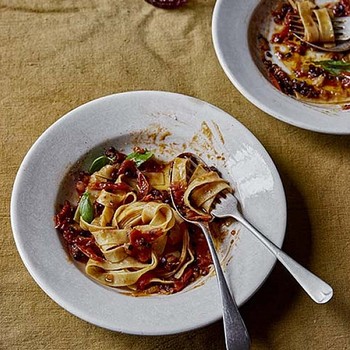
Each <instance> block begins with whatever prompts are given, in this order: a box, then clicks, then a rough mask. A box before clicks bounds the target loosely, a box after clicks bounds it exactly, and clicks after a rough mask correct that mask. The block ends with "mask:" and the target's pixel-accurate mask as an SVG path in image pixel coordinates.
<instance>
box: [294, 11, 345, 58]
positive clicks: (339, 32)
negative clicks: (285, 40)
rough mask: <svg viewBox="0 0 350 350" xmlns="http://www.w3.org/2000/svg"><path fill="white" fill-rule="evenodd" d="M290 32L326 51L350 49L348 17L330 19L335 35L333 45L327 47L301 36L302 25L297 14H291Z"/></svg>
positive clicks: (302, 32) (310, 44)
mask: <svg viewBox="0 0 350 350" xmlns="http://www.w3.org/2000/svg"><path fill="white" fill-rule="evenodd" d="M291 19H292V20H291V23H290V28H289V29H290V32H291V33H293V35H294V36H295V37H296V38H297V39H299V40H300V41H303V42H305V43H307V44H308V45H309V46H311V47H313V48H315V49H317V50H321V51H326V52H345V51H348V50H350V17H335V18H333V19H332V25H333V31H334V36H335V42H336V44H335V46H333V47H328V46H324V45H317V44H315V43H310V42H308V41H306V40H305V39H304V38H303V35H304V26H303V25H302V22H301V19H300V17H299V16H298V15H292V16H291Z"/></svg>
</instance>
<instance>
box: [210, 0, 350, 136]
mask: <svg viewBox="0 0 350 350" xmlns="http://www.w3.org/2000/svg"><path fill="white" fill-rule="evenodd" d="M275 4H276V1H274V0H261V1H257V0H246V1H232V0H218V1H217V2H216V5H215V8H214V12H213V20H212V36H213V43H214V48H215V51H216V54H217V57H218V59H219V62H220V64H221V66H222V68H223V70H224V72H225V73H226V75H227V77H228V78H229V79H230V80H231V82H232V83H233V84H234V85H235V87H236V88H237V89H238V90H239V91H240V92H241V93H242V94H243V95H244V96H245V97H246V98H247V99H248V100H249V101H250V102H252V103H253V104H255V105H256V106H257V107H258V108H260V109H261V110H263V111H264V112H266V113H268V114H270V115H271V116H273V117H275V118H277V119H280V120H282V121H284V122H286V123H289V124H292V125H295V126H298V127H300V128H304V129H308V130H312V131H317V132H323V133H329V134H339V135H340V134H344V135H348V134H350V111H349V110H342V109H341V108H340V107H339V106H329V105H328V106H325V105H323V106H322V105H312V104H307V103H304V102H301V101H297V100H295V99H294V98H291V97H289V96H287V95H285V94H283V93H282V92H280V91H279V90H277V89H276V88H275V87H274V86H273V85H272V84H271V83H270V82H269V81H268V79H267V77H266V73H265V71H264V69H263V67H262V64H261V62H260V58H259V57H260V54H259V52H258V47H257V37H258V34H259V33H261V34H263V35H265V36H266V37H267V36H268V35H267V31H268V30H269V23H268V22H267V21H268V20H269V18H271V9H272V7H273V6H274V5H275Z"/></svg>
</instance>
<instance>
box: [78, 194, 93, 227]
mask: <svg viewBox="0 0 350 350" xmlns="http://www.w3.org/2000/svg"><path fill="white" fill-rule="evenodd" d="M79 213H80V216H81V217H82V218H83V220H84V221H86V222H87V223H89V224H90V223H91V221H92V220H93V219H94V207H93V205H92V203H91V200H90V193H89V192H87V191H86V192H84V194H83V195H82V196H81V198H80V203H79Z"/></svg>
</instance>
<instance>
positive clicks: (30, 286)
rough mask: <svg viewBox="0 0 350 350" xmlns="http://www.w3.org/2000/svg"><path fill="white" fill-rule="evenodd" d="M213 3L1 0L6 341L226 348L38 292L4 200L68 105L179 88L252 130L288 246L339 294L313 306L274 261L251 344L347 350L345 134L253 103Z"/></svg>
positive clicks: (0, 290) (250, 306) (1, 253)
mask: <svg viewBox="0 0 350 350" xmlns="http://www.w3.org/2000/svg"><path fill="white" fill-rule="evenodd" d="M234 1H238V0H234ZM214 4H215V1H214V0H189V3H188V5H187V6H185V7H183V8H182V9H181V10H174V11H166V10H161V9H157V8H155V7H153V6H151V5H149V4H148V3H146V2H145V1H144V0H85V1H84V0H69V1H68V0H41V1H39V0H1V1H0V54H1V56H0V57H1V64H0V91H1V94H0V118H1V119H0V120H1V124H0V132H1V137H0V140H1V148H0V155H1V167H0V175H1V182H0V183H1V191H0V203H1V209H0V220H1V226H0V227H1V234H0V244H1V247H0V259H1V265H0V276H1V284H0V306H1V317H0V325H1V327H0V328H1V332H0V349H57V350H59V349H135V350H141V349H165V350H168V349H188V350H190V349H191V350H199V349H213V350H214V349H224V338H223V328H222V323H221V322H217V323H215V324H213V325H210V326H208V327H206V328H203V329H199V330H196V331H192V332H188V333H184V334H180V335H172V336H163V337H160V336H159V337H158V336H157V337H143V336H133V335H126V334H120V333H117V332H111V331H107V330H105V329H102V328H98V327H96V326H93V325H91V324H89V323H86V322H84V321H82V320H80V319H78V318H77V317H75V316H73V315H71V314H70V313H68V312H67V311H65V310H64V309H62V308H61V307H59V306H58V305H57V304H56V303H55V302H54V301H52V300H51V299H50V298H49V297H48V296H47V295H46V294H45V293H44V292H43V291H42V290H41V289H40V288H39V287H38V285H37V284H36V283H35V282H34V281H33V279H32V278H31V277H30V275H29V273H28V272H27V270H26V268H25V267H24V265H23V263H22V261H21V259H20V257H19V254H18V252H17V250H16V247H15V244H14V240H13V236H12V231H11V226H10V213H9V211H10V195H11V190H12V185H13V181H14V178H15V175H16V172H17V169H18V167H19V166H20V163H21V161H22V159H23V157H24V155H25V154H26V152H27V151H28V149H29V147H30V146H31V145H32V144H33V142H34V141H35V140H36V139H37V138H38V137H39V136H40V135H41V134H42V132H43V131H44V130H45V129H46V128H48V127H49V126H50V125H51V124H52V123H54V122H55V121H56V120H58V119H59V118H60V117H61V116H62V115H64V114H65V113H66V112H68V111H70V110H71V109H73V108H75V107H77V106H79V105H80V104H82V103H85V102H87V101H89V100H92V99H95V98H98V97H101V96H104V95H108V94H112V93H118V92H123V91H130V90H165V91H173V92H179V93H183V94H187V95H191V96H194V97H197V98H199V99H202V100H205V101H208V102H210V103H212V104H214V105H216V106H218V107H219V108H222V109H223V110H225V111H226V112H228V113H230V114H232V115H233V116H235V117H236V118H237V119H238V120H239V121H240V122H242V123H243V124H244V125H245V126H246V127H247V128H248V129H250V130H251V131H252V132H253V133H254V134H255V135H256V137H257V138H258V139H259V140H260V141H261V142H262V144H263V145H264V146H265V148H266V149H267V151H268V152H269V153H270V155H271V157H272V159H273V160H274V162H275V164H276V166H277V168H278V170H279V172H280V175H281V178H282V182H283V185H284V187H285V191H286V197H287V204H288V226H287V232H286V240H285V244H284V249H285V251H286V252H287V253H289V254H290V255H292V256H293V257H294V258H295V259H297V260H298V261H300V262H301V263H302V264H304V265H305V266H306V267H307V268H309V269H311V270H312V271H314V272H315V273H316V274H318V275H320V276H321V277H322V278H324V279H325V280H326V281H328V282H329V283H330V284H331V285H332V286H333V287H334V292H335V293H334V298H333V299H332V300H331V302H329V303H328V304H326V305H317V304H315V303H314V302H312V301H311V300H310V299H309V297H308V296H307V295H306V294H305V293H304V292H303V291H302V290H301V288H300V287H299V286H298V285H297V284H296V282H295V281H294V280H293V279H292V278H291V277H290V276H289V274H288V273H287V272H286V271H285V270H284V269H283V268H282V267H281V266H280V265H276V267H275V269H274V270H273V272H272V274H271V275H270V277H269V278H268V279H267V281H266V283H265V284H264V286H263V287H262V288H261V289H260V290H259V291H258V292H257V293H256V294H255V295H254V297H253V298H252V299H251V300H250V301H248V302H247V303H246V305H244V306H243V307H242V308H241V311H242V314H243V317H244V319H245V321H246V324H247V327H248V330H249V333H250V335H251V337H252V340H253V343H252V349H256V350H258V349H259V350H265V349H266V350H267V349H280V350H283V349H350V286H349V281H350V210H349V208H350V185H349V180H350V137H349V136H332V135H325V134H318V133H314V132H311V131H306V130H302V129H299V128H296V127H293V126H291V125H288V124H285V123H283V122H281V121H278V120H276V119H274V118H272V117H271V116H269V115H267V114H265V113H263V112H262V111H260V110H259V109H257V108H256V107H255V106H253V105H252V104H251V103H250V102H248V101H247V100H246V99H245V98H244V97H243V96H242V95H241V94H240V93H239V92H238V91H237V90H236V89H235V88H234V87H233V86H232V85H231V83H230V82H229V80H228V79H227V78H226V76H225V74H224V72H223V70H222V69H221V67H220V65H219V63H218V61H217V58H216V56H215V52H214V49H213V45H212V39H211V16H212V11H213V7H214ZM252 84H253V82H252ZM305 118H307V116H305ZM349 118H350V116H349ZM38 234H40V232H38Z"/></svg>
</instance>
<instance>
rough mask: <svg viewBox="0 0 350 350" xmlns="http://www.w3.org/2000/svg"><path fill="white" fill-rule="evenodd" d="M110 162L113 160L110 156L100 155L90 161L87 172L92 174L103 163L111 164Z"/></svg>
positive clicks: (101, 166)
mask: <svg viewBox="0 0 350 350" xmlns="http://www.w3.org/2000/svg"><path fill="white" fill-rule="evenodd" d="M112 162H113V159H112V158H109V157H107V156H100V157H98V158H96V159H95V160H94V161H93V162H92V164H91V166H90V168H89V173H90V174H93V173H94V172H95V171H99V170H100V169H101V168H103V167H104V166H105V165H107V164H111V163H112Z"/></svg>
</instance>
